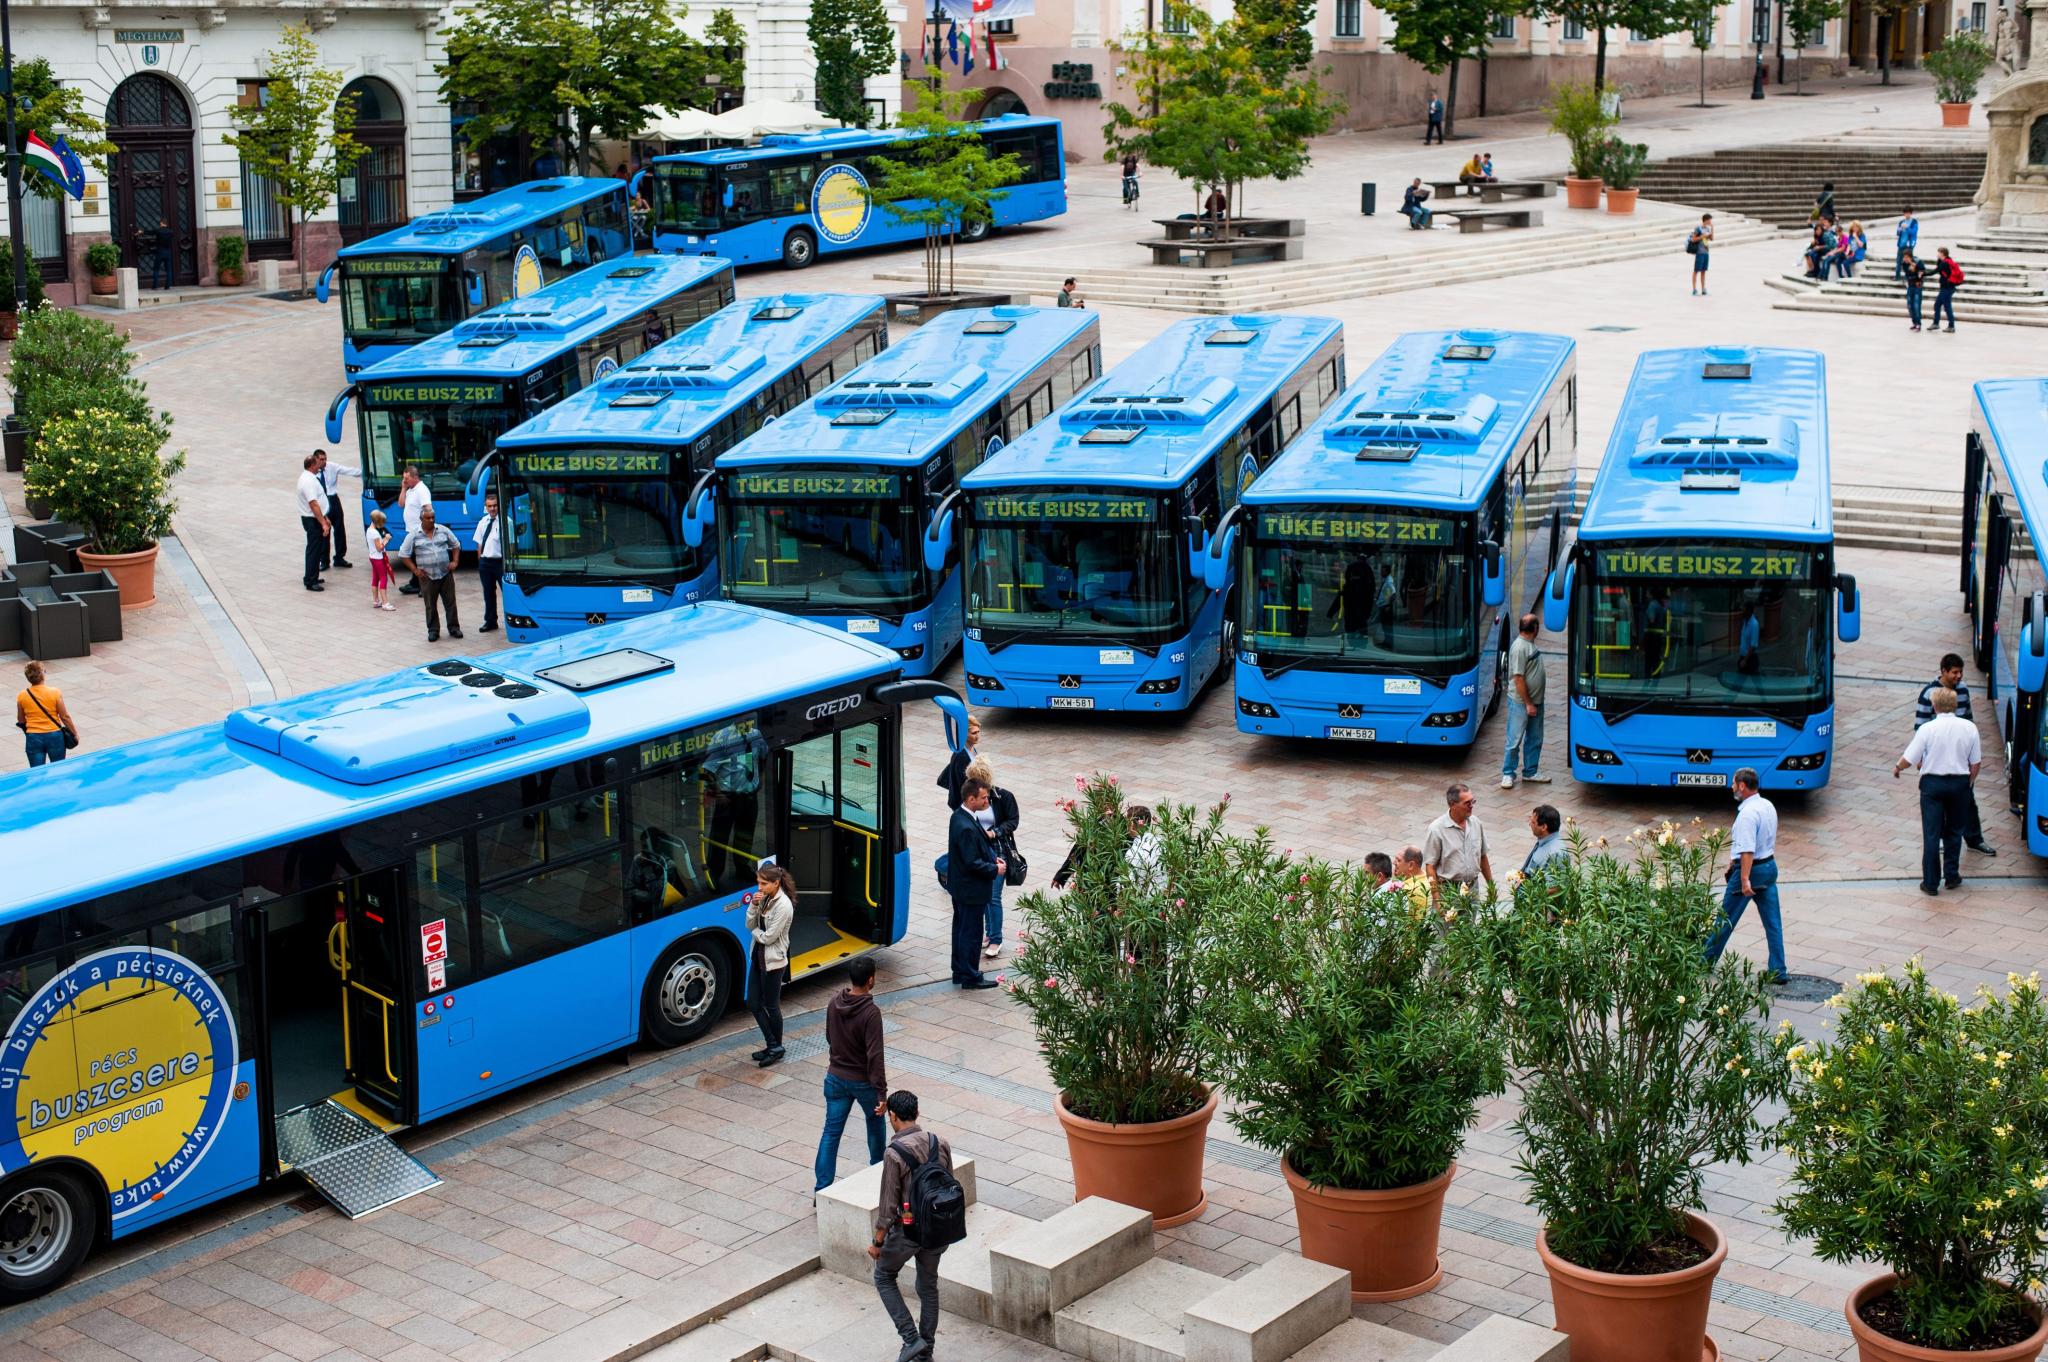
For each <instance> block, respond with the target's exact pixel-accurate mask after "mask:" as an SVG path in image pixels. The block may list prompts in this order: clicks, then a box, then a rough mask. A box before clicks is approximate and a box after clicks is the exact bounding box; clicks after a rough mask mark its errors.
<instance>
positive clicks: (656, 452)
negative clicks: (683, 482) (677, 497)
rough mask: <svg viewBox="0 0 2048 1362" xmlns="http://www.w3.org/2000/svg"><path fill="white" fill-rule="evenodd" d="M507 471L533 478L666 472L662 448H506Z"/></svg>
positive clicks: (666, 467) (665, 453)
mask: <svg viewBox="0 0 2048 1362" xmlns="http://www.w3.org/2000/svg"><path fill="white" fill-rule="evenodd" d="M505 453H506V455H507V456H508V462H509V464H510V471H512V472H514V473H525V474H529V475H531V476H534V477H546V476H553V477H562V476H567V475H574V474H578V473H629V474H631V473H639V474H647V475H650V476H654V477H660V476H662V475H664V474H666V473H667V472H668V459H669V452H668V451H667V450H665V449H577V450H566V449H565V450H533V451H531V452H529V451H526V450H510V449H508V450H506V451H505Z"/></svg>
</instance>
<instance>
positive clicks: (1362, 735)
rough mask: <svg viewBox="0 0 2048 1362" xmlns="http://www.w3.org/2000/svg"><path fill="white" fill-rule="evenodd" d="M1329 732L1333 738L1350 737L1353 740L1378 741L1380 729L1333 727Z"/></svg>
mask: <svg viewBox="0 0 2048 1362" xmlns="http://www.w3.org/2000/svg"><path fill="white" fill-rule="evenodd" d="M1329 734H1330V736H1331V737H1333V738H1348V739H1350V740H1351V741H1352V742H1377V741H1379V736H1380V731H1379V730H1378V729H1377V728H1332V729H1330V730H1329Z"/></svg>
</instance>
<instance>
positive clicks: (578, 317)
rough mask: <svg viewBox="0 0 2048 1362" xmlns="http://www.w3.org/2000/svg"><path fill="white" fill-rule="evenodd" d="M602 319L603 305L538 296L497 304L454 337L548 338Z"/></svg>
mask: <svg viewBox="0 0 2048 1362" xmlns="http://www.w3.org/2000/svg"><path fill="white" fill-rule="evenodd" d="M604 315H605V305H604V303H603V302H602V301H600V300H599V299H596V298H566V299H562V300H559V301H557V300H556V299H553V298H543V297H541V296H539V295H538V294H535V295H533V296H531V297H526V298H521V299H520V300H518V301H517V302H511V303H500V304H498V305H497V306H496V307H494V308H492V309H491V310H490V311H489V312H485V313H481V314H479V315H478V316H477V317H476V318H475V320H473V321H467V322H464V323H462V325H460V326H458V327H456V328H455V334H456V335H457V336H460V337H462V338H463V339H465V340H466V339H468V338H470V337H472V336H549V335H561V334H563V333H564V332H568V331H573V330H575V329H576V328H577V327H579V326H582V325H583V324H584V323H586V322H591V321H595V320H597V319H599V318H601V317H602V316H604Z"/></svg>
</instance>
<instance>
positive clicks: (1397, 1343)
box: [1292, 1319, 1442, 1362]
mask: <svg viewBox="0 0 2048 1362" xmlns="http://www.w3.org/2000/svg"><path fill="white" fill-rule="evenodd" d="M1441 1350H1442V1345H1441V1344H1439V1343H1437V1342H1435V1341H1434V1340H1432V1339H1427V1338H1418V1337H1417V1336H1416V1335H1414V1334H1404V1333H1402V1332H1401V1331H1400V1330H1399V1329H1391V1328H1388V1327H1387V1326H1386V1325H1384V1324H1374V1323H1372V1322H1371V1321H1370V1320H1363V1319H1348V1320H1345V1321H1344V1322H1343V1323H1342V1324H1340V1325H1338V1326H1337V1327H1336V1328H1334V1329H1332V1330H1330V1332H1329V1333H1327V1334H1324V1335H1323V1336H1322V1337H1321V1338H1319V1339H1317V1340H1316V1341H1315V1342H1313V1343H1311V1344H1309V1345H1308V1346H1307V1347H1306V1348H1303V1349H1302V1350H1301V1351H1300V1352H1298V1353H1296V1354H1295V1355H1294V1357H1293V1359H1292V1362H1430V1359H1431V1358H1434V1357H1435V1356H1436V1355H1437V1353H1438V1352H1439V1351H1441Z"/></svg>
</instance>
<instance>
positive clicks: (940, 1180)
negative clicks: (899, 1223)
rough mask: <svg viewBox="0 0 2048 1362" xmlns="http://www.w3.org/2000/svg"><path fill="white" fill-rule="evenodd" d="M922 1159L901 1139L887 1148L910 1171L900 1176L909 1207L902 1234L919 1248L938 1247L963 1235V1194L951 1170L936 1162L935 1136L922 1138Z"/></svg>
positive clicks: (964, 1205) (964, 1223)
mask: <svg viewBox="0 0 2048 1362" xmlns="http://www.w3.org/2000/svg"><path fill="white" fill-rule="evenodd" d="M925 1138H926V1139H927V1140H928V1141H929V1143H928V1144H927V1145H926V1147H925V1156H924V1161H923V1162H921V1163H920V1162H918V1161H917V1159H916V1158H915V1157H914V1156H913V1155H912V1154H911V1152H910V1151H909V1149H907V1148H905V1147H904V1144H903V1142H902V1141H901V1140H897V1141H893V1142H892V1143H891V1144H890V1146H889V1147H890V1148H891V1149H893V1150H895V1151H896V1157H897V1158H899V1159H902V1160H903V1163H904V1165H905V1167H907V1168H908V1169H909V1170H910V1171H909V1172H908V1173H907V1174H906V1175H905V1176H904V1179H903V1201H904V1204H905V1205H906V1206H907V1207H908V1208H909V1212H910V1223H909V1224H907V1225H905V1226H903V1235H904V1237H905V1238H906V1239H908V1240H910V1242H911V1243H913V1244H915V1245H917V1246H918V1247H919V1248H921V1249H942V1248H945V1247H947V1246H948V1245H951V1244H957V1243H959V1242H960V1241H961V1240H962V1239H965V1238H966V1237H967V1193H966V1192H964V1191H962V1190H961V1188H960V1183H959V1181H958V1180H957V1179H955V1178H954V1176H953V1174H952V1171H951V1170H950V1169H948V1168H947V1167H946V1165H945V1164H943V1163H940V1162H939V1157H938V1155H939V1139H938V1136H936V1135H927V1136H926V1137H925Z"/></svg>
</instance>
